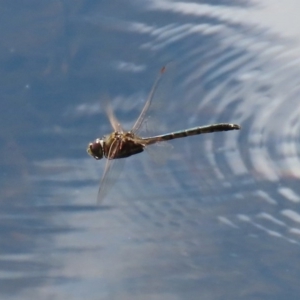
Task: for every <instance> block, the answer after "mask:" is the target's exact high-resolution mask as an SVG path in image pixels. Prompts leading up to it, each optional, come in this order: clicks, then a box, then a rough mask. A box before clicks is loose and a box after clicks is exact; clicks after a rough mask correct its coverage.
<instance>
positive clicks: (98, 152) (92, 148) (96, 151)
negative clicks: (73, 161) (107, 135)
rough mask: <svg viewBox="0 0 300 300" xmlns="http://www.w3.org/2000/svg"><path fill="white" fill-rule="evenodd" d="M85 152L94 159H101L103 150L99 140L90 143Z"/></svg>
mask: <svg viewBox="0 0 300 300" xmlns="http://www.w3.org/2000/svg"><path fill="white" fill-rule="evenodd" d="M87 152H88V154H89V155H91V156H93V157H94V158H95V159H101V158H102V157H103V148H102V143H101V141H100V140H96V141H95V142H93V143H90V144H89V146H88V148H87Z"/></svg>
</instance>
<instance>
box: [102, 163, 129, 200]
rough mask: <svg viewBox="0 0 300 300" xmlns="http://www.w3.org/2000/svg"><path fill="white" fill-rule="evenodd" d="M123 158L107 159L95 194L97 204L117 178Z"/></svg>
mask: <svg viewBox="0 0 300 300" xmlns="http://www.w3.org/2000/svg"><path fill="white" fill-rule="evenodd" d="M124 163H125V160H124V159H113V160H109V159H108V160H107V161H106V164H105V169H104V173H103V176H102V178H101V181H100V186H99V190H98V196H97V204H98V205H99V204H101V203H102V202H103V200H104V198H105V197H106V196H107V194H108V193H109V191H110V190H111V189H112V187H113V185H114V184H115V182H116V181H117V180H118V178H119V176H120V174H121V173H122V169H123V167H124Z"/></svg>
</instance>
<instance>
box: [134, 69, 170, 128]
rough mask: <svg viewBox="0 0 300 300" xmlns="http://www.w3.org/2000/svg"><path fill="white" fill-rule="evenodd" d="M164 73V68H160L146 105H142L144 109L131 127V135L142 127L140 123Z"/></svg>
mask: <svg viewBox="0 0 300 300" xmlns="http://www.w3.org/2000/svg"><path fill="white" fill-rule="evenodd" d="M165 71H166V66H164V67H162V68H161V69H160V72H159V74H158V76H157V78H156V80H155V82H154V84H153V86H152V89H151V91H150V93H149V96H148V98H147V101H146V103H145V105H144V107H143V109H142V111H141V113H140V115H139V117H138V118H137V120H136V122H135V123H134V125H133V127H132V129H131V131H132V132H133V133H137V132H138V130H139V129H140V127H141V125H142V123H143V121H144V119H145V116H146V114H147V111H148V109H149V107H150V106H151V103H152V100H153V96H154V94H155V92H156V90H157V87H158V85H159V83H160V81H161V79H162V76H163V74H164V72H165Z"/></svg>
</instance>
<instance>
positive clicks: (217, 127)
mask: <svg viewBox="0 0 300 300" xmlns="http://www.w3.org/2000/svg"><path fill="white" fill-rule="evenodd" d="M238 129H240V126H239V125H237V124H230V123H220V124H213V125H207V126H200V127H194V128H190V129H186V130H180V131H175V132H172V133H167V134H162V135H157V136H153V137H150V138H144V139H143V140H144V141H145V144H146V145H151V144H154V143H157V142H162V141H169V140H173V139H178V138H182V137H187V136H192V135H198V134H203V133H210V132H217V131H228V130H238Z"/></svg>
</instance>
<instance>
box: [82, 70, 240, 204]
mask: <svg viewBox="0 0 300 300" xmlns="http://www.w3.org/2000/svg"><path fill="white" fill-rule="evenodd" d="M165 71H166V66H164V67H162V68H161V70H160V72H159V74H158V76H157V78H156V80H155V82H154V84H153V86H152V88H151V90H150V93H149V96H148V98H147V100H146V102H145V104H144V107H143V109H142V111H141V112H140V115H139V117H138V118H137V120H136V121H135V123H134V125H133V127H132V128H131V130H129V131H125V130H124V129H123V128H122V126H121V125H120V123H119V121H118V120H117V118H116V116H115V114H114V112H113V110H112V108H111V106H110V105H107V106H106V108H105V110H106V114H107V116H108V119H109V121H110V124H111V126H112V128H113V132H112V133H111V134H109V135H105V136H103V137H102V138H97V139H95V140H94V141H93V142H91V143H89V144H88V147H87V153H88V154H89V155H90V156H92V157H93V158H94V159H96V160H100V159H102V158H104V157H105V158H106V159H107V161H106V164H105V168H104V172H103V175H102V178H101V181H100V186H99V190H98V196H97V203H98V204H100V203H101V202H102V200H103V198H104V197H105V196H106V194H107V190H108V188H109V186H110V185H111V184H112V183H113V181H114V179H113V178H110V176H111V174H112V169H113V164H114V161H115V160H119V159H122V158H126V157H129V156H132V155H135V154H138V153H141V152H143V151H144V150H145V148H146V147H148V146H150V145H153V144H157V143H161V142H166V141H170V140H173V139H178V138H183V137H188V136H193V135H198V134H203V133H211V132H218V131H229V130H239V129H240V128H241V127H240V125H238V124H232V123H219V124H212V125H205V126H199V127H194V128H189V129H185V130H180V131H176V132H171V133H166V134H162V135H156V136H151V137H141V136H139V135H138V131H139V130H140V128H141V126H142V125H143V122H144V121H145V119H146V118H145V117H146V115H147V112H148V110H149V108H150V106H151V104H152V100H153V97H154V94H155V92H156V90H157V87H158V85H159V83H160V81H161V79H162V76H163V74H164V73H165ZM117 175H119V174H117Z"/></svg>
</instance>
